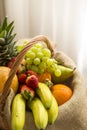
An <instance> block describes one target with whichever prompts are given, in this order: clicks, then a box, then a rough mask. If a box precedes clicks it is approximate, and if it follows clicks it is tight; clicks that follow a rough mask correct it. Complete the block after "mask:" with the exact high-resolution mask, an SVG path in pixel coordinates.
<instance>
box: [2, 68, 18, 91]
mask: <svg viewBox="0 0 87 130" xmlns="http://www.w3.org/2000/svg"><path fill="white" fill-rule="evenodd" d="M10 70H11V69H10V68H8V67H5V66H0V93H1V92H2V89H3V87H4V84H5V82H6V80H7V78H8V76H9V72H10ZM18 85H19V84H18V78H17V75H15V76H14V78H13V80H12V83H11V86H10V87H11V88H12V89H13V90H14V92H15V93H16V92H17V90H18Z"/></svg>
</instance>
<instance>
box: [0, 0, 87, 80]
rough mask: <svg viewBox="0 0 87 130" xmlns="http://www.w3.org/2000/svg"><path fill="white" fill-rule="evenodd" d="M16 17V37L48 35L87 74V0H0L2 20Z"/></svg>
mask: <svg viewBox="0 0 87 130" xmlns="http://www.w3.org/2000/svg"><path fill="white" fill-rule="evenodd" d="M4 16H8V18H9V21H12V20H14V21H15V30H14V31H15V32H17V39H23V38H31V37H34V36H36V35H39V34H43V35H47V36H48V37H49V38H50V39H51V40H52V41H53V44H54V46H55V49H56V50H60V51H63V52H65V53H66V54H67V55H69V56H70V57H71V58H72V59H73V60H74V61H75V63H76V65H77V67H78V69H79V70H80V72H81V73H82V74H83V75H84V77H85V78H86V76H87V0H0V22H1V21H2V20H3V18H4Z"/></svg>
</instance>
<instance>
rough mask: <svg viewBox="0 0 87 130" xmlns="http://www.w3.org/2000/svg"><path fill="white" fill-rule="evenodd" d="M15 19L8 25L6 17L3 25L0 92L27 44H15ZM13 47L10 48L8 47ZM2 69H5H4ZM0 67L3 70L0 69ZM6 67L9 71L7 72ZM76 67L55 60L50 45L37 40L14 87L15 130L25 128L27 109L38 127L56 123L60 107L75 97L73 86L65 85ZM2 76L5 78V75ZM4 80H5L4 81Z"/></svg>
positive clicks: (21, 68) (18, 74) (0, 52)
mask: <svg viewBox="0 0 87 130" xmlns="http://www.w3.org/2000/svg"><path fill="white" fill-rule="evenodd" d="M12 31H13V22H12V23H10V24H9V25H7V18H5V20H4V22H3V25H2V26H1V27H0V50H2V48H3V49H5V53H3V51H0V68H1V70H2V72H1V74H0V82H2V85H1V89H0V92H1V91H2V89H3V87H4V83H5V81H6V79H7V77H8V76H9V71H10V70H11V68H12V66H13V64H14V62H15V61H16V56H17V55H18V54H19V53H20V52H21V50H22V49H23V48H24V47H25V44H27V42H24V44H22V45H16V46H14V44H15V42H13V38H14V36H15V35H12ZM10 48H12V52H11V50H10V51H9V49H10ZM2 68H3V69H2ZM1 70H0V71H1ZM5 70H7V71H5ZM73 72H74V70H73V69H71V68H69V67H65V66H63V65H61V64H60V63H59V62H58V61H57V60H55V59H54V58H53V57H52V55H51V51H50V49H49V48H47V46H46V45H44V43H43V42H38V43H35V44H34V45H33V46H32V47H31V48H30V49H29V50H28V51H27V52H26V54H25V56H24V58H23V60H22V62H21V64H20V65H19V67H18V68H17V72H16V78H17V79H16V81H15V82H14V84H15V85H16V86H15V85H14V86H15V88H16V89H14V87H13V85H12V84H11V86H10V87H11V88H13V90H14V92H15V97H14V99H13V102H12V109H11V110H12V112H11V113H12V118H11V119H12V130H22V129H23V127H24V125H25V112H26V109H27V110H29V111H32V113H33V117H34V122H35V125H36V128H37V129H38V130H40V129H45V128H46V127H47V124H53V123H54V122H55V121H56V119H57V117H58V106H59V105H62V104H64V103H65V102H66V101H68V100H69V99H70V98H71V96H72V89H71V88H70V86H67V85H66V84H65V82H66V81H68V79H69V78H70V77H71V76H72V75H73ZM2 75H3V78H2ZM2 80H4V81H2Z"/></svg>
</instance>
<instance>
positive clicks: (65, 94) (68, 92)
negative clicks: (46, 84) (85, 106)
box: [51, 84, 72, 105]
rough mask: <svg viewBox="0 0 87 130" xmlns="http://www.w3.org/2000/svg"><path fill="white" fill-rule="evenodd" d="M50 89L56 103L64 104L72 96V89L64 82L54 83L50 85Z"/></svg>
mask: <svg viewBox="0 0 87 130" xmlns="http://www.w3.org/2000/svg"><path fill="white" fill-rule="evenodd" d="M51 91H52V94H53V96H54V97H55V99H56V100H57V103H58V105H62V104H64V103H65V102H66V101H68V100H69V99H70V98H71V96H72V89H71V88H70V87H69V86H67V85H64V84H56V85H54V86H52V87H51Z"/></svg>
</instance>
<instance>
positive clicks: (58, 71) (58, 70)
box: [54, 68, 61, 77]
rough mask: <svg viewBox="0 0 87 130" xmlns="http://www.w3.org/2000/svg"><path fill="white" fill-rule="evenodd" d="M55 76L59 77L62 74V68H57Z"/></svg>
mask: <svg viewBox="0 0 87 130" xmlns="http://www.w3.org/2000/svg"><path fill="white" fill-rule="evenodd" d="M54 73H55V76H57V77H59V76H60V75H61V71H60V69H58V68H57V70H55V72H54Z"/></svg>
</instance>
